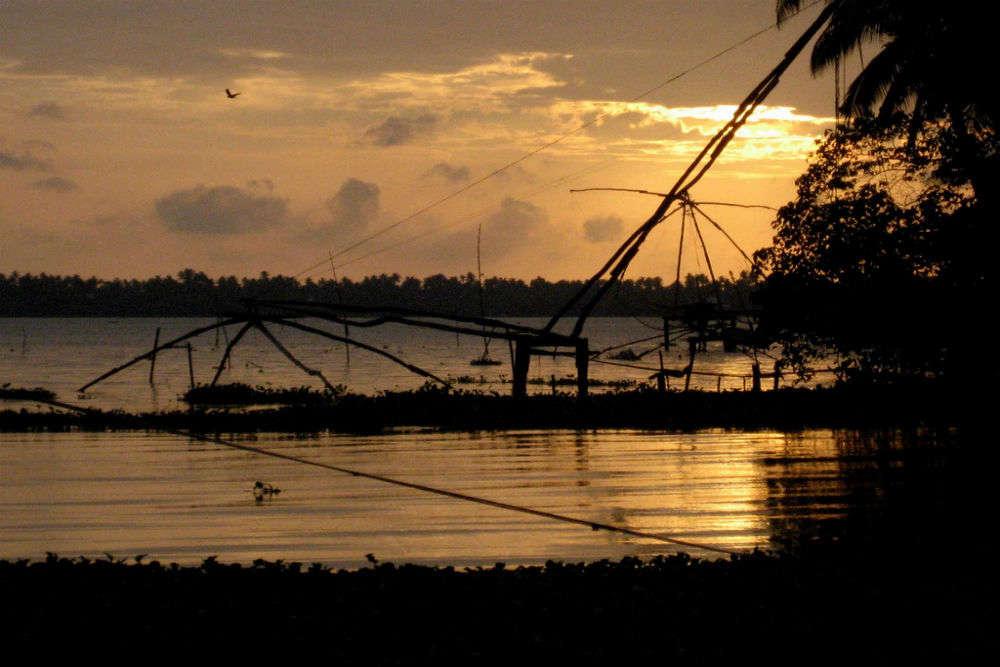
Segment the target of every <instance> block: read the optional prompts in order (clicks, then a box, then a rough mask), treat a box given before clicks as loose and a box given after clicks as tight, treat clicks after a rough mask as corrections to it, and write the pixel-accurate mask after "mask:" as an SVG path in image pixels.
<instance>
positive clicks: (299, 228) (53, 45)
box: [0, 0, 834, 279]
mask: <svg viewBox="0 0 1000 667" xmlns="http://www.w3.org/2000/svg"><path fill="white" fill-rule="evenodd" d="M818 11H819V7H818V6H817V7H813V8H811V9H809V10H808V11H806V12H805V13H804V15H803V16H800V17H797V18H795V19H793V20H791V21H789V22H788V23H787V24H786V25H785V26H783V28H782V29H781V30H770V31H768V32H765V33H764V34H762V35H760V36H759V37H756V38H755V39H754V40H752V41H751V42H749V43H747V44H744V45H742V46H740V47H738V48H736V49H734V50H733V51H731V52H729V53H728V54H726V55H723V56H721V57H719V58H718V59H716V60H714V61H712V62H711V63H709V64H707V65H704V66H702V67H700V68H698V69H696V70H695V71H693V72H691V73H689V74H687V75H685V76H684V77H682V78H680V79H678V80H676V81H674V82H672V83H670V84H668V85H665V86H663V87H661V88H659V89H657V90H655V91H654V92H652V93H650V94H648V95H645V96H642V93H643V92H644V91H647V90H649V89H651V88H654V87H656V86H659V85H660V84H662V83H664V82H665V81H667V80H668V79H670V78H671V77H673V76H675V75H677V74H679V73H681V72H683V71H685V70H687V69H688V68H690V67H692V66H694V65H696V64H698V63H699V62H701V61H703V60H705V59H706V58H709V57H710V56H712V55H713V54H716V53H717V52H719V51H721V50H723V49H725V48H727V47H730V46H732V45H733V44H735V43H737V42H739V41H740V40H742V39H744V38H746V37H748V36H750V35H751V34H753V33H755V32H757V31H758V30H760V29H762V28H765V27H766V26H768V25H769V24H771V23H773V21H774V2H773V0H742V1H741V0H660V1H658V2H634V1H628V0H625V1H623V0H616V1H614V2H610V1H608V2H596V1H583V0H569V1H563V2H546V1H541V0H539V1H529V2H518V1H514V0H507V1H504V2H500V1H491V2H477V1H475V0H463V1H461V2H450V1H448V2H446V1H443V0H428V1H424V2H416V1H402V0H380V1H374V0H369V1H359V2H330V1H327V0H324V1H318V0H317V1H312V2H305V1H288V2H247V1H241V2H225V1H218V0H216V1H212V2H178V1H177V0H172V1H165V2H148V1H145V2H144V1H135V2H125V1H116V0H109V1H106V2H92V1H86V0H72V1H65V2H64V1H59V0H50V1H47V2H38V1H33V2H26V1H21V0H5V2H4V7H3V26H2V33H0V34H2V38H0V272H2V273H10V272H13V271H19V272H21V273H27V272H30V273H41V272H47V273H50V274H64V275H65V274H81V275H84V276H90V275H97V276H98V277H102V278H113V277H122V278H129V277H139V278H145V277H149V276H153V275H158V274H159V275H167V274H175V273H176V272H177V271H179V270H180V269H182V268H186V267H190V268H193V269H195V270H198V271H204V272H206V273H207V274H209V275H210V276H219V275H230V274H234V275H237V276H249V275H257V274H259V273H260V272H261V271H267V272H269V273H272V274H284V275H299V276H300V277H301V278H305V277H306V276H311V277H313V278H319V277H328V276H330V274H331V267H330V264H329V263H326V264H325V265H324V266H323V267H321V268H319V269H316V270H313V271H310V272H307V271H306V269H308V268H309V267H312V266H314V265H316V264H317V263H318V262H320V261H322V260H323V259H324V258H326V257H328V256H329V254H330V253H333V254H334V258H333V263H334V264H335V265H336V266H337V272H338V275H340V276H343V275H347V276H352V277H359V276H364V275H370V274H373V273H374V274H377V273H400V274H403V275H415V276H418V277H424V276H427V275H431V274H434V273H445V274H448V275H454V274H462V273H466V272H469V271H472V272H474V271H475V270H476V236H477V229H478V228H479V227H480V226H481V228H482V262H483V267H482V268H483V272H484V273H485V274H486V275H500V276H505V277H520V278H525V279H530V278H532V277H535V276H543V277H545V278H548V279H561V278H582V277H586V276H588V275H590V274H591V273H593V272H594V271H595V270H596V269H597V268H598V267H599V266H600V264H601V263H603V260H604V259H606V258H607V257H608V256H609V255H610V254H611V252H612V251H613V250H614V248H615V247H616V246H617V245H618V243H620V242H621V241H622V240H623V239H624V238H625V237H626V236H627V235H628V234H629V233H630V232H631V231H632V230H633V229H634V228H635V227H636V226H638V225H639V224H641V223H642V222H643V221H644V220H645V218H646V217H647V216H648V215H649V214H650V213H651V212H652V210H653V209H654V208H655V206H656V204H657V203H658V201H657V200H656V199H655V198H653V197H650V196H645V195H638V194H627V193H620V192H617V193H616V192H596V193H595V192H589V193H576V194H571V193H570V192H569V190H570V189H571V188H574V189H575V188H589V187H625V188H641V189H648V190H654V191H664V190H667V189H669V187H670V186H671V185H672V183H673V181H674V180H675V179H676V178H677V176H678V175H679V174H680V172H681V171H682V170H683V168H684V167H685V166H686V164H687V162H688V161H689V160H690V159H691V158H692V157H693V155H694V154H696V153H697V152H698V150H700V149H701V147H702V146H703V145H704V143H705V142H706V141H707V138H708V137H709V136H710V135H711V133H712V132H714V131H715V130H716V129H717V128H718V127H720V126H721V124H723V123H724V122H725V121H726V120H727V119H728V117H729V114H730V113H731V112H732V109H733V108H734V105H735V104H737V103H738V102H739V101H740V100H741V99H742V98H743V97H744V95H745V94H746V93H747V92H748V91H749V90H750V89H751V88H752V87H753V86H754V85H755V84H756V83H757V81H759V80H760V79H761V78H762V77H763V76H764V75H765V74H766V73H767V72H768V71H769V70H770V69H771V68H772V67H773V66H774V65H775V64H776V63H777V62H778V60H779V59H780V58H781V56H782V54H783V53H784V51H785V50H786V49H787V48H788V47H789V45H790V44H791V43H792V42H793V41H794V40H795V38H796V37H797V36H798V34H799V33H800V32H801V31H802V30H804V28H805V26H806V25H807V24H808V21H810V20H812V18H813V17H814V16H815V14H816V13H818ZM226 88H229V89H231V90H233V91H239V92H240V93H241V94H240V95H239V96H238V97H236V98H235V99H228V98H227V97H226V94H225V92H224V90H225V89H226ZM833 88H834V86H833V81H832V77H831V76H827V77H820V78H813V77H812V76H811V75H810V73H809V72H808V65H807V63H806V58H805V57H803V58H802V61H801V62H799V63H796V65H795V66H794V67H793V69H792V70H791V71H790V72H789V73H788V74H787V75H786V76H785V78H784V80H783V81H782V83H781V85H780V86H779V87H778V88H777V90H776V91H775V92H774V93H773V94H772V95H771V97H770V99H769V100H768V105H767V106H766V107H763V108H761V109H760V110H759V112H758V113H757V114H756V116H755V117H754V119H753V120H752V121H751V122H750V123H749V124H748V125H747V126H746V127H745V128H744V130H743V131H742V132H741V135H740V137H739V138H738V139H737V140H736V141H734V142H733V143H732V144H731V146H730V147H729V149H728V150H727V152H726V154H725V156H724V158H723V159H722V160H721V161H720V162H719V163H718V164H717V165H716V167H715V168H714V169H713V170H712V172H710V174H709V176H708V177H707V178H706V179H705V180H704V181H703V182H702V183H700V184H699V185H698V186H697V187H696V188H695V190H694V191H693V194H694V196H695V198H696V199H699V200H707V201H731V202H738V203H745V204H763V205H768V206H780V205H781V204H783V203H785V202H786V201H788V200H789V199H790V198H791V196H792V194H793V187H794V178H795V176H796V175H797V174H799V173H800V172H801V171H802V169H803V167H804V165H805V159H806V156H807V154H808V152H809V150H810V149H811V148H812V146H813V145H814V141H815V138H816V137H817V136H819V135H820V134H821V133H822V132H823V130H824V129H827V128H828V127H830V124H831V122H832V118H831V116H832V115H833V96H834V91H833ZM640 96H641V97H640ZM595 119H599V120H598V121H597V122H594V123H591V124H590V125H588V126H587V127H586V128H584V129H582V130H579V128H580V127H581V126H583V125H584V124H587V123H590V122H591V121H594V120H595ZM578 130H579V131H578ZM560 138H561V141H559V142H558V143H557V144H555V145H553V146H551V147H550V148H548V149H546V150H544V151H541V152H539V153H537V154H536V155H533V156H532V157H530V158H528V159H525V160H523V161H521V162H518V163H517V164H516V165H514V166H512V167H510V168H508V169H506V170H504V171H503V172H502V173H500V174H498V175H496V176H494V177H492V178H489V179H487V180H485V181H484V182H482V183H480V184H477V185H474V186H473V187H470V188H469V189H468V190H467V191H465V192H462V193H461V194H459V195H457V196H455V197H453V198H451V199H449V200H448V201H446V202H444V203H443V204H440V205H437V206H434V207H433V208H431V209H430V210H428V211H427V212H425V213H422V214H420V215H417V216H415V217H412V218H409V216H411V214H413V213H414V212H416V211H419V210H421V209H423V208H425V207H426V206H427V205H428V204H431V203H433V202H435V201H437V200H439V199H442V198H444V197H447V196H448V195H450V194H452V193H455V192H457V191H458V190H459V189H461V188H463V187H466V186H469V185H470V184H473V183H475V182H476V181H477V180H479V179H480V178H482V177H484V176H486V175H488V174H490V173H491V172H493V171H495V170H497V169H499V168H501V167H503V166H505V165H507V164H509V163H511V162H512V161H515V160H518V159H519V158H522V157H523V156H525V155H526V154H527V153H529V152H531V151H533V150H535V149H536V148H538V147H539V146H541V145H543V144H546V143H548V142H551V141H553V140H556V139H560ZM711 212H712V213H713V217H714V218H715V220H717V221H718V222H719V223H720V224H722V225H723V226H725V227H726V229H727V230H728V231H729V233H730V234H731V235H732V236H733V237H734V238H735V239H736V240H737V241H738V242H739V243H740V244H741V245H742V246H743V247H744V248H745V249H746V250H748V251H751V250H753V249H755V248H758V247H760V246H762V245H765V244H766V243H767V242H768V239H769V237H770V233H769V222H770V219H771V216H772V214H771V213H769V212H768V211H766V210H737V209H721V208H716V209H711ZM403 220H405V222H403V223H402V224H398V225H396V223H399V222H400V221H403ZM393 225H396V226H393ZM390 227H391V228H390ZM383 230H386V231H384V232H383ZM677 231H678V228H677V226H676V225H664V226H663V227H662V229H661V230H660V231H659V232H658V233H657V234H655V235H654V236H652V237H651V238H650V241H649V243H648V244H647V246H646V247H645V248H644V251H643V252H642V253H641V254H640V255H639V257H638V258H637V260H636V262H635V263H634V265H633V269H632V270H631V271H630V275H631V276H633V277H637V276H645V275H662V276H664V277H666V278H668V279H672V276H673V274H674V271H675V269H676V245H677ZM378 232H383V233H381V234H379V235H378V236H376V237H374V238H371V239H370V240H368V241H367V242H365V243H362V244H360V245H357V247H354V248H352V246H355V244H357V243H358V242H359V241H361V240H364V239H366V238H368V237H370V236H372V234H375V233H378ZM705 236H706V242H707V243H708V245H709V249H710V251H711V253H712V261H713V265H715V267H716V269H721V270H722V271H729V270H732V271H739V270H741V269H742V268H745V266H744V264H742V263H741V260H740V259H739V257H738V254H737V253H736V252H735V251H734V250H733V249H732V248H731V247H728V242H726V241H725V240H724V239H723V238H722V237H721V235H719V234H718V233H714V234H713V233H712V231H705ZM348 248H352V249H350V250H348V251H346V252H345V249H348ZM682 268H683V271H684V272H685V273H686V272H689V271H690V272H697V271H700V270H704V266H703V265H702V264H701V263H699V261H698V260H697V258H696V257H695V255H694V254H693V253H692V254H690V255H687V256H686V258H685V260H684V263H683V265H682Z"/></svg>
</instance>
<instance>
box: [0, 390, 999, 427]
mask: <svg viewBox="0 0 1000 667" xmlns="http://www.w3.org/2000/svg"><path fill="white" fill-rule="evenodd" d="M2 398H3V396H2V395H0V399H2ZM986 400H987V398H986V396H985V395H975V396H969V395H967V394H964V393H956V392H948V391H946V390H943V389H927V388H914V389H902V388H885V389H875V388H836V387H835V388H822V389H794V388H784V389H778V390H774V391H767V392H759V393H754V392H740V391H724V392H705V391H689V392H665V393H661V392H657V391H653V390H649V389H636V390H627V391H617V392H607V393H601V394H591V395H590V396H587V397H585V398H583V399H579V398H577V397H576V396H574V395H570V394H567V393H557V394H554V395H532V396H528V397H526V398H521V399H514V398H512V397H509V396H498V395H495V394H484V393H480V392H470V391H453V392H445V391H443V390H438V389H434V388H424V389H420V390H415V391H404V392H382V393H380V394H378V395H376V396H367V395H359V394H345V395H343V396H338V397H337V398H336V399H334V400H332V401H330V402H328V403H324V404H312V405H291V406H282V407H264V408H260V409H245V408H233V407H198V408H192V409H189V410H177V411H172V412H149V413H128V412H124V411H121V410H100V409H90V408H79V409H78V410H71V409H56V407H55V406H60V405H62V406H66V405H68V404H61V403H59V402H57V401H53V402H52V403H50V404H49V405H45V401H41V402H35V403H33V405H35V406H39V407H38V408H32V407H30V405H32V403H31V399H28V398H22V399H19V400H12V399H7V400H0V432H2V431H8V432H19V431H63V430H76V429H78V430H150V429H154V430H155V429H187V430H192V431H198V432H206V433H246V432H264V431H266V432H287V433H318V432H345V433H378V432H380V431H384V430H388V429H396V428H404V427H416V428H435V429H441V430H454V431H477V430H508V429H511V430H513V429H524V428H556V429H592V428H639V429H653V430H681V431H683V430H697V429H705V428H736V429H750V430H758V429H777V430H793V431H794V430H801V429H806V428H882V427H886V428H893V427H931V428H939V427H952V426H962V425H966V424H975V423H976V422H977V421H980V419H981V417H979V415H985V414H988V411H987V410H986V409H985V408H984V407H983V405H984V404H985V401H986ZM25 403H28V406H26V405H25ZM18 405H20V406H21V407H20V408H18V407H17V406H18Z"/></svg>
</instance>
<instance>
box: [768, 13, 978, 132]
mask: <svg viewBox="0 0 1000 667" xmlns="http://www.w3.org/2000/svg"><path fill="white" fill-rule="evenodd" d="M827 2H828V3H831V2H833V3H837V4H838V5H839V6H838V7H837V8H836V10H835V11H834V13H833V15H832V16H831V18H830V22H829V23H828V24H827V26H826V28H825V29H824V30H823V32H821V33H820V35H819V37H818V38H817V40H816V44H815V46H814V47H813V52H812V60H811V65H812V70H813V72H814V73H819V72H822V71H824V70H826V69H828V68H830V67H831V66H834V65H835V64H837V63H838V62H841V61H842V60H843V59H844V58H846V57H848V56H850V55H851V54H852V53H854V52H856V51H860V50H861V49H862V48H863V46H864V45H866V44H868V45H874V46H875V47H876V48H877V49H878V52H877V54H876V55H875V56H874V57H872V58H871V59H870V60H869V61H868V62H867V63H865V64H864V66H863V68H862V70H861V72H860V74H858V76H857V78H855V79H854V81H853V82H852V83H851V85H850V87H849V88H848V90H847V92H846V94H845V96H844V100H843V105H842V111H843V112H844V113H845V114H847V115H848V116H850V117H856V116H862V115H870V114H873V113H875V112H877V113H878V115H879V116H881V117H883V118H888V117H889V116H891V115H892V114H893V113H895V112H898V111H901V110H909V111H911V113H912V114H913V116H914V118H915V120H916V121H917V122H922V121H925V120H935V119H939V118H948V119H949V120H951V121H952V122H955V121H960V122H961V123H962V124H963V125H965V126H968V127H970V128H972V127H974V128H975V129H979V128H983V127H986V128H989V129H991V130H992V129H995V128H996V121H997V119H998V114H997V95H996V93H995V92H994V90H993V86H992V85H991V83H990V81H991V79H992V75H990V76H989V77H984V76H983V68H984V67H988V66H990V65H992V63H993V61H994V57H993V56H992V54H991V53H990V51H991V50H992V46H993V39H992V38H993V36H992V35H991V34H990V22H989V21H988V20H986V18H985V17H984V16H983V14H982V11H981V9H982V4H981V3H980V2H975V3H974V2H973V1H972V0H949V1H948V2H941V1H940V0H937V1H932V0H827ZM801 5H802V2H801V0H777V15H778V20H779V21H783V20H785V19H787V18H788V17H789V16H791V15H792V14H794V13H796V12H798V11H799V10H800V8H801ZM976 10H980V11H976Z"/></svg>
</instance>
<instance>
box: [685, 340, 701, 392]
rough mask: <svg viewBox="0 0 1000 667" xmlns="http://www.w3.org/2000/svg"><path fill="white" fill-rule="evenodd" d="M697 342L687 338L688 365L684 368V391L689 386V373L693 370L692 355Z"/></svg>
mask: <svg viewBox="0 0 1000 667" xmlns="http://www.w3.org/2000/svg"><path fill="white" fill-rule="evenodd" d="M697 348H698V343H697V342H696V341H694V340H693V339H691V338H688V365H687V368H685V369H684V391H687V390H688V389H690V388H691V373H692V371H694V355H695V352H697Z"/></svg>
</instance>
